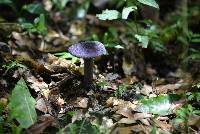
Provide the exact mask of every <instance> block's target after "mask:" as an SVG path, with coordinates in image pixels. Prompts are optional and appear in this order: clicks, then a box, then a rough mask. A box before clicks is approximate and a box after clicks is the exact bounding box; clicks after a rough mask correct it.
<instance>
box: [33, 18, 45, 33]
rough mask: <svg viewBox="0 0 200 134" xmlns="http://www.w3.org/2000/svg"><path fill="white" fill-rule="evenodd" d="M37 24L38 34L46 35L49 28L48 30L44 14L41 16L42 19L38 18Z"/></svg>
mask: <svg viewBox="0 0 200 134" xmlns="http://www.w3.org/2000/svg"><path fill="white" fill-rule="evenodd" d="M35 22H36V29H37V31H38V33H40V34H42V35H46V34H47V28H46V25H45V16H44V14H40V17H39V18H36V20H35Z"/></svg>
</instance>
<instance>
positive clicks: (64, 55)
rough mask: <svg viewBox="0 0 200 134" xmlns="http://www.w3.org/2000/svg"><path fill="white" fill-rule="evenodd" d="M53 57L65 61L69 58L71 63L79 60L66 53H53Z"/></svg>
mask: <svg viewBox="0 0 200 134" xmlns="http://www.w3.org/2000/svg"><path fill="white" fill-rule="evenodd" d="M54 55H55V56H58V57H59V58H63V59H67V58H71V62H72V63H75V62H77V61H78V60H79V58H77V57H75V56H73V55H71V54H70V53H67V52H60V53H55V54H54Z"/></svg>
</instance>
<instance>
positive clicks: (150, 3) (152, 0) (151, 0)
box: [137, 0, 159, 9]
mask: <svg viewBox="0 0 200 134" xmlns="http://www.w3.org/2000/svg"><path fill="white" fill-rule="evenodd" d="M137 1H138V2H140V3H142V4H145V5H148V6H151V7H154V8H158V9H159V5H158V4H157V3H156V1H155V0H137Z"/></svg>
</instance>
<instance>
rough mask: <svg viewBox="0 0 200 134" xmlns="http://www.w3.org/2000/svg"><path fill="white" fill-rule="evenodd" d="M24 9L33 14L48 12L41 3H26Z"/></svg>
mask: <svg viewBox="0 0 200 134" xmlns="http://www.w3.org/2000/svg"><path fill="white" fill-rule="evenodd" d="M22 9H23V10H26V11H28V12H29V13H32V14H46V10H45V9H44V6H43V5H42V4H41V3H36V4H29V5H24V6H23V8H22Z"/></svg>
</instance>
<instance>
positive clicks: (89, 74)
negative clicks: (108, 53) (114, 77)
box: [84, 58, 93, 88]
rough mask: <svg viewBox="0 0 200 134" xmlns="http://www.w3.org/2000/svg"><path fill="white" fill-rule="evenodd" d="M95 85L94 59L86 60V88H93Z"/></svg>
mask: <svg viewBox="0 0 200 134" xmlns="http://www.w3.org/2000/svg"><path fill="white" fill-rule="evenodd" d="M92 84H93V59H92V58H86V59H84V87H85V88H91V87H92Z"/></svg>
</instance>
